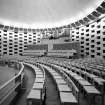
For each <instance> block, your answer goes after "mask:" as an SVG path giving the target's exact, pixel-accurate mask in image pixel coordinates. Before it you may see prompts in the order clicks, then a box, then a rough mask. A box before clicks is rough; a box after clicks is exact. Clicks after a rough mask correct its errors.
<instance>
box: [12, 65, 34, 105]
mask: <svg viewBox="0 0 105 105" xmlns="http://www.w3.org/2000/svg"><path fill="white" fill-rule="evenodd" d="M24 70H25V81H26V83H25V87H26V90H25V91H21V93H20V94H18V95H17V97H16V99H15V100H14V102H13V103H12V105H27V103H26V97H27V95H28V94H29V92H30V89H31V88H32V86H33V83H34V81H35V75H34V74H33V72H32V71H31V70H30V68H28V67H26V66H25V69H24Z"/></svg>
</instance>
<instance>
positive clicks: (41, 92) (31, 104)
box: [24, 62, 45, 105]
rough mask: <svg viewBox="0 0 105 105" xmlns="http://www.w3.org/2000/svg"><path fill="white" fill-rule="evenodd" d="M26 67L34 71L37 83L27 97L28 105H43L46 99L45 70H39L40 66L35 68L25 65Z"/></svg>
mask: <svg viewBox="0 0 105 105" xmlns="http://www.w3.org/2000/svg"><path fill="white" fill-rule="evenodd" d="M24 64H25V65H28V66H29V67H31V68H32V69H33V70H34V73H35V82H34V84H33V87H32V89H31V91H30V92H29V94H28V96H27V104H28V105H42V104H43V102H44V97H45V88H44V85H45V73H44V71H43V68H39V66H38V65H37V66H35V65H34V64H32V63H31V64H30V63H29V62H28V63H24Z"/></svg>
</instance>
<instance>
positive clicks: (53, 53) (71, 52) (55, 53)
mask: <svg viewBox="0 0 105 105" xmlns="http://www.w3.org/2000/svg"><path fill="white" fill-rule="evenodd" d="M75 53H76V50H73V49H72V50H50V51H49V52H48V54H47V56H53V57H65V58H69V57H73V56H74V55H75Z"/></svg>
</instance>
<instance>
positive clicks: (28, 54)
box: [23, 50, 46, 56]
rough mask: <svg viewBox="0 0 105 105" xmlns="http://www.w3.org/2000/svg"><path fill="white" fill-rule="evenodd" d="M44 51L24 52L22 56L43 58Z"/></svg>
mask: <svg viewBox="0 0 105 105" xmlns="http://www.w3.org/2000/svg"><path fill="white" fill-rule="evenodd" d="M45 52H46V51H45V50H25V51H24V53H23V55H24V56H43V55H45Z"/></svg>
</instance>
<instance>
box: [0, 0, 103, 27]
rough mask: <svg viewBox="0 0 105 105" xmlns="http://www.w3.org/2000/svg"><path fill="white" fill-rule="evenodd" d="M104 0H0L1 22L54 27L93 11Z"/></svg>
mask: <svg viewBox="0 0 105 105" xmlns="http://www.w3.org/2000/svg"><path fill="white" fill-rule="evenodd" d="M100 1H101V2H102V1H103V0H0V22H1V21H2V22H4V24H7V23H8V24H10V25H11V24H17V25H21V26H25V25H26V26H27V25H33V26H37V27H44V26H46V27H53V26H54V25H58V26H59V25H63V24H66V23H68V22H73V21H75V20H76V19H79V18H82V17H85V16H86V15H87V14H89V13H91V12H92V11H93V10H94V9H96V8H97V6H98V5H99V4H100V3H101V2H100Z"/></svg>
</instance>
